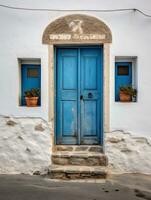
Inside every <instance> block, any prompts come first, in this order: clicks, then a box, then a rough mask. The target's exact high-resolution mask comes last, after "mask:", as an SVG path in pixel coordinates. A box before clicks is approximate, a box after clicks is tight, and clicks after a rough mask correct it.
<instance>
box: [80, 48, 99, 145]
mask: <svg viewBox="0 0 151 200" xmlns="http://www.w3.org/2000/svg"><path fill="white" fill-rule="evenodd" d="M102 79H103V77H102V64H101V49H99V48H98V49H91V48H90V49H89V48H88V49H82V50H81V95H83V99H82V100H81V144H98V143H99V141H100V136H101V134H102V121H101V120H102V116H101V113H102V110H101V109H102V107H101V104H102V103H103V102H102V93H101V92H102V91H103V88H102Z"/></svg>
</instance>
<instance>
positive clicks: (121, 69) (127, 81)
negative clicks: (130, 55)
mask: <svg viewBox="0 0 151 200" xmlns="http://www.w3.org/2000/svg"><path fill="white" fill-rule="evenodd" d="M122 86H132V62H116V63H115V101H119V100H120V99H119V90H120V87H122Z"/></svg>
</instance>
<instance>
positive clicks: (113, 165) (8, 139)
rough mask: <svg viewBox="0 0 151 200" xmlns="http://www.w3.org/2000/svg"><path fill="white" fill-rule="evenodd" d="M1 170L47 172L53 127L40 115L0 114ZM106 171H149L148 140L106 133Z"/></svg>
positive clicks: (150, 156) (2, 172)
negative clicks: (22, 116) (17, 116)
mask: <svg viewBox="0 0 151 200" xmlns="http://www.w3.org/2000/svg"><path fill="white" fill-rule="evenodd" d="M0 122H1V123H0V174H6V173H7V174H16V173H24V174H47V173H48V170H49V166H50V165H51V156H50V155H51V152H52V140H51V139H50V138H51V134H50V133H52V127H51V125H50V124H49V123H47V122H46V121H44V120H42V119H40V118H12V117H11V118H10V117H5V116H0ZM105 139H106V140H105V141H106V142H105V150H106V155H107V156H108V159H109V167H108V173H110V174H121V173H144V174H151V140H150V139H149V137H140V136H134V135H133V134H130V133H126V132H125V133H124V132H121V131H116V132H111V133H108V134H106V138H105Z"/></svg>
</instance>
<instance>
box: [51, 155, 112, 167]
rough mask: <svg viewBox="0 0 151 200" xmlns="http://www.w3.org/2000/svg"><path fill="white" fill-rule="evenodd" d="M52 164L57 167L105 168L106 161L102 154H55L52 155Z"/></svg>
mask: <svg viewBox="0 0 151 200" xmlns="http://www.w3.org/2000/svg"><path fill="white" fill-rule="evenodd" d="M52 163H53V164H57V165H79V166H107V165H108V159H107V156H106V155H105V154H103V153H94V152H93V153H92V152H91V153H89V152H56V153H53V154H52Z"/></svg>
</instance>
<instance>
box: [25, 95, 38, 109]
mask: <svg viewBox="0 0 151 200" xmlns="http://www.w3.org/2000/svg"><path fill="white" fill-rule="evenodd" d="M38 99H39V97H25V100H26V105H27V106H28V107H36V106H37V105H38Z"/></svg>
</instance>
